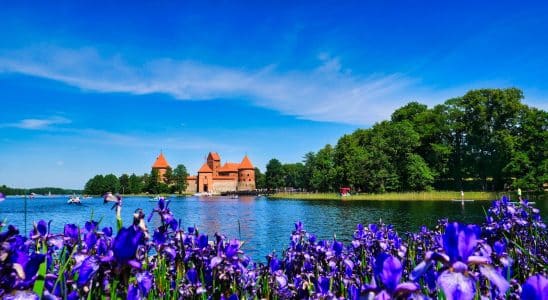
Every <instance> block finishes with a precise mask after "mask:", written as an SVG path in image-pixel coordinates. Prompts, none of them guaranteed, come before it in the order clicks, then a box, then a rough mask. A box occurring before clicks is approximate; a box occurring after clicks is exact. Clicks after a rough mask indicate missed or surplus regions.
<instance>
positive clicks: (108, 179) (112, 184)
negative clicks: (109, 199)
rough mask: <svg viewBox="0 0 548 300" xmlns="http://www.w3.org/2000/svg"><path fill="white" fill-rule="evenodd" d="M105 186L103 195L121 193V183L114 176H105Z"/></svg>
mask: <svg viewBox="0 0 548 300" xmlns="http://www.w3.org/2000/svg"><path fill="white" fill-rule="evenodd" d="M104 182H105V186H104V190H103V191H102V192H101V193H106V192H113V193H119V192H120V181H119V180H118V177H116V175H114V174H108V175H105V179H104Z"/></svg>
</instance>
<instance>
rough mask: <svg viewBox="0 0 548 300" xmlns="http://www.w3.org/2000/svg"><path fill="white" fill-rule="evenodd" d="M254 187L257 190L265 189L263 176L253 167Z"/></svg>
mask: <svg viewBox="0 0 548 300" xmlns="http://www.w3.org/2000/svg"><path fill="white" fill-rule="evenodd" d="M255 187H256V188H257V189H258V190H261V189H266V178H265V175H264V174H263V173H261V170H260V169H259V168H257V167H255Z"/></svg>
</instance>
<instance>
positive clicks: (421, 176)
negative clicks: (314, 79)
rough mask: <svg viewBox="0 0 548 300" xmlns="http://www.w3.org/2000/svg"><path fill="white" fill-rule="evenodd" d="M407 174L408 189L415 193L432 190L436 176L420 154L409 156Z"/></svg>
mask: <svg viewBox="0 0 548 300" xmlns="http://www.w3.org/2000/svg"><path fill="white" fill-rule="evenodd" d="M405 173H406V178H405V182H406V188H407V189H409V190H413V191H423V190H430V189H431V188H432V183H433V182H434V175H433V174H432V171H431V170H430V168H429V167H428V165H427V164H426V162H425V161H424V159H423V158H422V157H421V156H420V155H418V154H413V153H411V154H409V156H408V158H407V166H406V169H405Z"/></svg>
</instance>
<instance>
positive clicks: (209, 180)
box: [198, 163, 213, 193]
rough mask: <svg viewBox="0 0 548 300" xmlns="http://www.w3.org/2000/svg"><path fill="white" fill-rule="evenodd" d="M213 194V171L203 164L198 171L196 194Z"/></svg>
mask: <svg viewBox="0 0 548 300" xmlns="http://www.w3.org/2000/svg"><path fill="white" fill-rule="evenodd" d="M204 192H206V193H211V192H213V170H212V169H211V168H210V167H209V165H208V164H207V163H204V164H203V165H202V167H201V168H200V170H198V193H204Z"/></svg>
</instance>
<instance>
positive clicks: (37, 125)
mask: <svg viewBox="0 0 548 300" xmlns="http://www.w3.org/2000/svg"><path fill="white" fill-rule="evenodd" d="M69 123H71V120H69V119H66V118H63V117H59V116H53V117H49V118H45V119H23V120H20V121H18V122H15V123H6V124H0V127H15V128H21V129H28V130H42V129H48V128H50V127H51V126H52V125H59V124H69Z"/></svg>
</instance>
